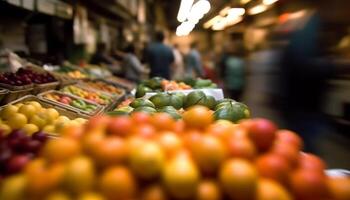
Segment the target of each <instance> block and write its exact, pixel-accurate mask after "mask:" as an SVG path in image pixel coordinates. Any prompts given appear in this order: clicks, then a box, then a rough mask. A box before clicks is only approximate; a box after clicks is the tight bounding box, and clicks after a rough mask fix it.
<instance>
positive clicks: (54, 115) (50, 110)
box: [46, 108, 60, 122]
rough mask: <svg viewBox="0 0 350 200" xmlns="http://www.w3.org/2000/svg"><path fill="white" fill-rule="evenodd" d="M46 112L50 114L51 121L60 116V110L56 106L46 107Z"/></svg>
mask: <svg viewBox="0 0 350 200" xmlns="http://www.w3.org/2000/svg"><path fill="white" fill-rule="evenodd" d="M46 114H47V115H48V117H49V121H51V122H52V121H54V120H55V119H57V118H58V117H59V116H60V113H58V111H57V110H56V109H54V108H48V109H46Z"/></svg>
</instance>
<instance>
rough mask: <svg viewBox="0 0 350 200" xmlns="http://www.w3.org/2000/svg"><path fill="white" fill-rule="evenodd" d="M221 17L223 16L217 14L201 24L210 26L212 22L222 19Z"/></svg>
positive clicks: (206, 26) (205, 26)
mask: <svg viewBox="0 0 350 200" xmlns="http://www.w3.org/2000/svg"><path fill="white" fill-rule="evenodd" d="M222 18H223V17H222V16H220V15H217V16H215V17H213V18H211V19H210V20H209V21H207V22H205V23H204V24H203V27H204V28H210V27H211V26H212V25H213V24H215V23H217V22H218V21H220V20H222Z"/></svg>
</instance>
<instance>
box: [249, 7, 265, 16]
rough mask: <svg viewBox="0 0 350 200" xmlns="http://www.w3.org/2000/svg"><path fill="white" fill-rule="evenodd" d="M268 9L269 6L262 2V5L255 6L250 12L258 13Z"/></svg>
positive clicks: (251, 13) (252, 13)
mask: <svg viewBox="0 0 350 200" xmlns="http://www.w3.org/2000/svg"><path fill="white" fill-rule="evenodd" d="M266 10H267V6H266V5H264V4H260V5H257V6H254V7H253V8H251V9H249V11H248V14H250V15H256V14H259V13H262V12H264V11H266Z"/></svg>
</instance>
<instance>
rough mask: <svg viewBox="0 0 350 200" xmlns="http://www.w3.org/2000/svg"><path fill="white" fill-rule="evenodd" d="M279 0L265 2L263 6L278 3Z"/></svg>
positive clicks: (264, 0)
mask: <svg viewBox="0 0 350 200" xmlns="http://www.w3.org/2000/svg"><path fill="white" fill-rule="evenodd" d="M277 1H278V0H263V4H265V5H272V4H274V3H276V2H277Z"/></svg>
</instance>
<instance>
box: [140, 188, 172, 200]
mask: <svg viewBox="0 0 350 200" xmlns="http://www.w3.org/2000/svg"><path fill="white" fill-rule="evenodd" d="M140 196H141V197H140V200H167V199H168V198H167V196H166V193H165V191H164V188H163V187H162V186H161V185H158V184H154V185H150V186H148V187H146V188H145V189H144V190H143V191H142V192H141V195H140Z"/></svg>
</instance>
